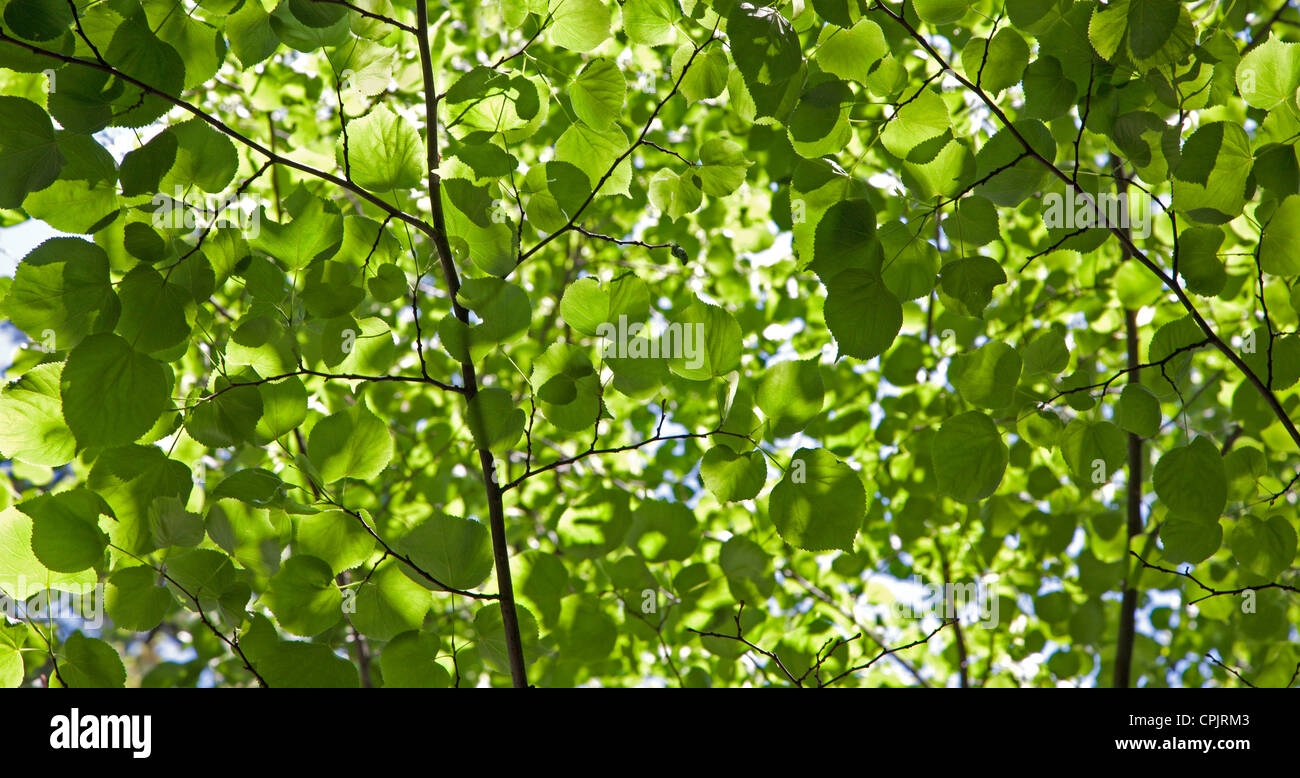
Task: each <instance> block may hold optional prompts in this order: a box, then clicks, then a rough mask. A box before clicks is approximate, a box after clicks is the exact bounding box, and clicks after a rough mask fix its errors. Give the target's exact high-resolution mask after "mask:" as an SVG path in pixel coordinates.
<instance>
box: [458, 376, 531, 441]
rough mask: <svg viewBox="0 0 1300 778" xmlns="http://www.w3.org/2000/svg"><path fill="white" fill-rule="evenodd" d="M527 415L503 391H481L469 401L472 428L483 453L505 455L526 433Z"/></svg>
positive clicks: (470, 425) (492, 389)
mask: <svg viewBox="0 0 1300 778" xmlns="http://www.w3.org/2000/svg"><path fill="white" fill-rule="evenodd" d="M527 420H528V417H527V414H525V413H524V409H523V408H519V407H516V406H515V401H514V398H512V397H511V396H510V393H509V392H507V391H506V390H504V389H497V388H495V387H494V388H490V389H480V390H479V392H478V394H476V395H474V396H473V397H471V398H470V400H469V427H470V431H471V432H472V433H473V434H474V442H475V444H476V445H478V447H479V448H480V449H484V450H490V451H493V452H495V453H501V454H503V453H505V452H507V451H509V450H510V448H511V447H513V446H514V445H515V442H516V441H518V440H519V436H520V435H522V434H523V432H524V424H525V423H526V422H527Z"/></svg>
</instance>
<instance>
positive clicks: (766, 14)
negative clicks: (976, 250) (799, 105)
mask: <svg viewBox="0 0 1300 778" xmlns="http://www.w3.org/2000/svg"><path fill="white" fill-rule="evenodd" d="M727 38H728V42H729V43H730V45H731V56H732V58H733V59H734V60H735V62H736V69H737V70H739V71H740V75H741V78H742V79H743V81H744V85H745V89H746V91H747V92H748V93H749V96H750V97H751V98H752V99H753V101H754V105H755V108H756V110H757V114H758V115H759V116H773V117H777V118H780V116H781V115H782V114H784V113H786V112H788V110H789V108H788V107H787V106H788V103H789V102H790V96H791V94H792V89H791V87H795V88H797V86H798V84H797V80H798V79H796V78H795V77H796V75H797V74H798V73H799V71H800V69H801V67H802V62H801V61H802V59H803V57H802V54H801V51H800V45H799V37H798V35H796V34H795V31H794V28H793V27H792V26H791V24H790V22H789V21H788V20H787V19H786V18H785V17H784V16H782V15H781V14H780V13H779V12H778V11H777V10H776V9H774V8H768V7H755V6H753V5H751V4H749V3H744V2H740V3H736V4H735V5H733V6H731V11H730V13H728V15H727Z"/></svg>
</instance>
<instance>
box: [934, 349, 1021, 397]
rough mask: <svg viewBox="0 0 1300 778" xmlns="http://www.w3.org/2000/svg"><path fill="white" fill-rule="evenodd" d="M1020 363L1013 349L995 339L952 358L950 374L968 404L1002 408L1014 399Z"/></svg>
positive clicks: (1018, 379) (954, 384)
mask: <svg viewBox="0 0 1300 778" xmlns="http://www.w3.org/2000/svg"><path fill="white" fill-rule="evenodd" d="M1022 366H1023V363H1022V362H1021V359H1020V354H1018V353H1017V352H1016V350H1015V349H1014V348H1012V347H1011V346H1008V345H1007V344H1005V343H1002V342H1001V341H996V340H994V341H989V342H988V343H986V344H984V345H983V346H981V347H979V348H978V349H975V350H974V351H971V352H967V353H965V354H962V355H960V356H958V357H957V358H956V359H954V360H953V364H952V371H951V377H952V382H953V386H955V387H956V388H957V391H958V392H960V393H961V396H962V399H963V400H965V401H966V402H968V403H970V404H971V405H975V406H978V407H980V408H989V409H998V408H1005V407H1007V406H1008V405H1010V404H1011V403H1012V402H1013V401H1014V400H1015V396H1016V384H1017V383H1019V381H1020V370H1021V367H1022Z"/></svg>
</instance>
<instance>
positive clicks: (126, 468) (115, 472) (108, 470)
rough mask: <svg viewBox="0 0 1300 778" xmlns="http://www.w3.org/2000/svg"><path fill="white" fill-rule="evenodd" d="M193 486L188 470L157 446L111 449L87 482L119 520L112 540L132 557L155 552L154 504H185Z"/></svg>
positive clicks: (112, 526)
mask: <svg viewBox="0 0 1300 778" xmlns="http://www.w3.org/2000/svg"><path fill="white" fill-rule="evenodd" d="M193 485H194V482H193V479H192V475H191V473H190V469H189V467H187V466H186V465H184V464H183V463H181V462H178V461H176V460H175V459H170V458H168V457H167V455H166V454H165V453H163V451H162V449H160V448H158V447H157V446H123V447H121V448H111V449H108V450H106V451H104V452H103V453H101V454H100V455H99V457H98V458H96V459H95V465H94V467H92V468H91V470H90V475H89V477H88V478H87V479H86V486H88V487H89V488H90V489H92V490H93V491H95V492H96V493H97V494H99V495H100V496H101V497H103V498H104V500H105V502H107V503H108V505H109V507H110V508H112V509H113V515H114V516H115V517H117V521H116V522H110V524H109V533H108V534H109V539H110V540H112V542H113V545H115V546H117V547H119V548H122V549H124V550H126V551H127V552H130V553H132V554H145V553H148V552H150V551H152V550H154V548H156V544H155V542H154V539H153V531H152V528H151V526H150V518H149V514H150V508H151V506H152V505H153V504H154V501H155V500H157V499H159V498H163V497H172V498H176V499H177V500H178V501H179V502H180V503H181V504H184V503H185V501H187V500H188V499H189V495H190V489H191V488H192V487H193Z"/></svg>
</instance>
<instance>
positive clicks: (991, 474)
mask: <svg viewBox="0 0 1300 778" xmlns="http://www.w3.org/2000/svg"><path fill="white" fill-rule="evenodd" d="M930 451H931V458H932V460H933V464H934V475H935V478H936V480H937V481H938V484H939V491H940V492H941V493H943V494H945V495H947V496H949V497H951V498H953V499H954V500H957V501H959V502H975V501H977V500H983V499H984V498H986V497H988V496H989V495H991V494H993V493H994V492H995V491H997V488H998V485H999V484H1001V483H1002V475H1003V473H1004V472H1006V469H1007V460H1008V450H1007V445H1006V444H1005V443H1003V442H1002V436H1001V435H1000V434H999V433H998V428H997V425H996V424H994V423H993V420H992V419H990V418H989V417H988V416H987V415H985V414H983V413H980V412H979V411H969V412H967V413H963V414H959V415H957V416H953V417H952V418H950V419H948V420H947V421H945V422H944V423H943V424H942V425H940V427H939V431H938V432H936V433H935V436H934V441H933V442H932V443H931V444H930Z"/></svg>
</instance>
